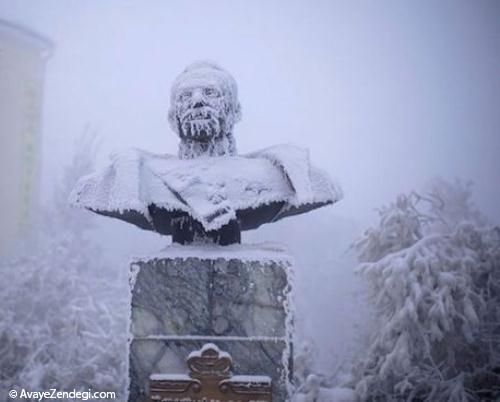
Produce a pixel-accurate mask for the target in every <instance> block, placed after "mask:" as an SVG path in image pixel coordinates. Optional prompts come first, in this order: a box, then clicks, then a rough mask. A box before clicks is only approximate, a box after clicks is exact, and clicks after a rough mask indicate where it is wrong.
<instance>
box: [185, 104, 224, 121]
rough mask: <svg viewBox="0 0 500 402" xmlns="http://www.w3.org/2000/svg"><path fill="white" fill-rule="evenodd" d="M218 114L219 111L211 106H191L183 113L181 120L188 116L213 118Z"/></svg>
mask: <svg viewBox="0 0 500 402" xmlns="http://www.w3.org/2000/svg"><path fill="white" fill-rule="evenodd" d="M216 114H217V111H216V110H215V109H214V108H212V107H210V106H203V107H201V108H196V109H194V108H191V109H188V110H187V111H186V112H185V113H183V114H182V115H181V121H185V120H186V119H188V118H204V119H208V118H213V117H214V116H215V115H216Z"/></svg>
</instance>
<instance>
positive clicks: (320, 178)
mask: <svg viewBox="0 0 500 402" xmlns="http://www.w3.org/2000/svg"><path fill="white" fill-rule="evenodd" d="M246 157H248V158H265V159H268V160H270V161H271V162H272V163H273V164H274V165H275V166H277V167H279V168H280V169H281V171H282V173H283V174H284V175H285V176H286V178H287V180H288V181H289V183H290V184H291V185H292V187H293V189H294V191H295V197H294V200H293V201H292V202H291V204H293V205H295V206H299V205H303V204H313V203H333V202H336V201H338V200H340V199H341V198H342V190H341V188H340V186H339V185H338V184H336V183H335V182H334V181H333V180H332V179H331V178H330V176H329V174H328V173H326V172H325V171H323V170H321V169H318V168H317V167H315V166H312V165H311V163H310V158H309V150H308V149H306V148H301V147H298V146H295V145H292V144H280V145H275V146H272V147H269V148H264V149H262V150H259V151H256V152H252V153H250V154H248V155H246Z"/></svg>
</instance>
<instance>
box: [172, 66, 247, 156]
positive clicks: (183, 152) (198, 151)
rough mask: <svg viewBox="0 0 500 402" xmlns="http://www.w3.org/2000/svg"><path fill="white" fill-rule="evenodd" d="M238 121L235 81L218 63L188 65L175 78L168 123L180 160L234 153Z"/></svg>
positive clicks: (239, 116) (239, 108)
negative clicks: (177, 147)
mask: <svg viewBox="0 0 500 402" xmlns="http://www.w3.org/2000/svg"><path fill="white" fill-rule="evenodd" d="M240 118H241V107H240V103H239V101H238V88H237V85H236V81H235V80H234V78H233V77H232V76H231V75H230V74H229V73H228V72H227V71H226V70H224V69H223V68H221V67H219V66H218V65H217V64H215V63H213V62H208V61H200V62H195V63H193V64H190V65H189V66H188V67H186V68H185V69H184V71H183V72H182V73H181V74H180V75H179V76H178V77H177V78H176V79H175V81H174V84H173V85H172V92H171V95H170V110H169V112H168V120H169V122H170V126H171V127H172V129H173V130H174V131H175V132H176V133H177V134H178V135H179V137H180V139H181V143H180V145H179V157H181V158H194V157H197V156H202V155H204V156H221V155H234V154H236V145H235V141H234V137H233V126H234V124H235V123H236V122H237V121H238V120H239V119H240Z"/></svg>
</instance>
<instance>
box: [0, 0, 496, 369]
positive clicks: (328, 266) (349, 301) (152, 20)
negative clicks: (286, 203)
mask: <svg viewBox="0 0 500 402" xmlns="http://www.w3.org/2000/svg"><path fill="white" fill-rule="evenodd" d="M0 18H2V19H4V20H8V21H12V22H16V23H19V24H22V25H25V26H27V27H29V28H31V29H33V30H35V31H37V32H40V33H41V34H43V35H45V36H47V37H48V38H50V39H51V40H52V41H53V42H54V43H55V48H54V52H53V54H52V56H51V57H50V59H49V60H48V63H47V71H46V83H45V96H44V110H43V125H42V138H43V149H42V159H43V165H42V166H43V172H42V183H43V194H42V195H43V199H44V200H45V201H46V202H47V200H48V199H49V195H50V189H51V188H52V187H53V185H54V183H55V182H56V181H57V180H58V178H59V177H60V176H61V168H62V167H63V166H64V165H65V163H67V161H68V159H69V158H70V156H71V153H72V150H73V146H74V143H75V140H76V139H77V138H78V137H79V136H80V135H81V134H82V132H83V131H84V129H85V127H86V126H90V127H91V129H92V130H95V131H96V132H97V133H98V135H99V138H100V139H101V147H100V148H99V154H98V155H97V159H98V163H99V164H103V163H105V161H106V158H107V155H108V154H109V153H111V152H114V151H116V150H121V149H127V148H130V147H139V148H143V149H147V150H151V151H154V152H160V153H162V152H164V153H173V154H175V153H176V152H177V144H178V138H176V136H175V135H174V134H173V133H172V132H171V130H170V128H169V127H168V123H167V108H168V102H169V95H170V86H171V84H172V81H173V80H174V78H175V77H176V75H177V74H178V73H179V72H180V71H181V70H182V69H183V68H184V67H185V66H186V65H187V64H189V63H190V62H192V61H195V60H198V59H211V60H214V61H216V62H218V63H219V64H221V65H222V66H223V67H224V68H226V69H228V70H229V71H230V72H231V73H232V74H233V76H234V77H235V79H236V81H237V82H238V86H239V87H238V89H239V97H240V101H241V104H242V108H243V118H242V121H241V122H240V123H238V124H237V125H236V127H235V137H236V141H237V147H238V151H239V153H246V152H250V151H253V150H256V149H258V148H263V147H267V146H270V145H273V144H279V143H288V142H289V143H294V144H296V145H299V146H302V147H307V148H309V149H310V155H311V160H312V162H313V163H314V164H315V165H317V166H319V167H321V168H323V169H325V170H326V171H328V173H329V174H330V175H331V176H332V177H334V178H335V179H336V180H337V181H338V182H339V183H340V185H341V186H342V188H343V190H344V195H345V197H344V199H343V200H342V201H341V202H339V203H338V204H336V205H334V206H330V207H327V208H324V209H322V210H319V211H316V212H312V213H310V214H306V215H303V216H300V217H295V218H290V219H287V220H284V221H282V222H280V223H277V224H273V225H267V226H266V227H262V228H260V229H258V230H257V231H255V232H252V233H248V234H245V236H244V240H245V241H252V242H255V241H264V240H269V241H278V242H284V243H287V244H288V245H289V246H290V249H291V251H292V252H293V253H294V254H295V255H296V256H297V261H298V264H297V265H298V266H297V271H298V273H297V277H296V280H297V285H296V287H297V294H296V297H297V299H299V300H298V301H297V305H298V314H299V318H300V320H298V324H297V325H298V328H299V332H301V333H302V336H304V337H309V338H313V339H315V342H316V343H317V344H318V345H319V346H320V347H321V348H327V349H328V352H331V353H334V354H337V355H339V356H341V355H342V354H343V353H345V351H344V349H345V348H350V347H354V346H353V345H354V342H353V341H352V337H353V327H354V326H355V325H356V319H360V318H356V317H353V316H355V314H353V312H354V311H355V310H356V309H357V307H356V306H357V305H354V304H353V303H359V300H358V299H357V298H355V297H354V296H353V294H352V293H353V292H356V291H357V285H356V284H357V279H356V278H354V276H353V274H352V270H353V268H354V267H355V264H354V263H353V261H352V257H350V256H349V254H345V252H346V250H347V248H348V246H349V244H350V243H351V242H352V241H353V240H354V238H355V236H356V235H358V234H359V233H361V232H362V231H363V230H364V229H365V228H366V227H367V225H368V224H370V223H371V222H372V221H373V220H374V219H375V217H376V211H375V208H377V207H380V206H381V205H383V204H385V203H388V202H390V201H391V200H393V199H394V198H395V196H396V195H397V194H398V193H400V192H408V191H410V190H412V189H418V188H421V187H422V186H423V185H424V184H425V183H426V182H427V181H428V180H429V179H431V178H432V177H434V176H441V177H444V178H447V179H454V178H455V177H459V178H463V179H466V180H469V179H470V180H472V181H474V182H475V193H474V194H475V196H474V197H475V201H476V202H477V204H478V205H479V207H480V208H481V209H482V210H483V211H484V212H485V213H486V215H488V216H489V217H490V219H491V220H493V222H495V223H500V209H499V208H498V205H500V189H499V185H498V184H499V179H500V161H499V157H498V154H499V150H500V109H499V107H500V74H499V71H500V24H499V23H498V22H499V18H500V3H498V2H494V1H476V2H471V1H440V2H432V1H418V2H396V1H394V2H392V1H386V2H340V1H338V2H337V1H335V2H333V1H314V2H310V1H309V2H308V1H300V2H299V1H271V2H270V1H254V2H244V1H212V2H202V1H190V2H188V1H184V2H181V1H111V0H109V1H106V2H101V1H96V0H94V1H54V0H52V1H51V0H46V1H43V2H36V1H19V0H16V1H14V0H10V1H8V0H0ZM99 219H100V221H101V227H100V229H99V233H97V234H96V236H97V237H99V238H100V239H102V240H105V242H102V241H101V244H102V245H103V247H105V248H106V250H107V253H106V254H107V255H108V258H109V259H110V261H112V263H115V264H117V263H121V264H123V270H126V269H127V266H126V260H127V258H128V256H129V255H131V254H141V253H152V252H154V251H156V250H158V249H159V248H161V247H162V246H163V245H164V244H166V243H167V242H168V240H167V239H165V238H160V237H159V236H157V235H154V234H150V233H146V232H144V231H141V230H139V229H137V228H135V227H129V226H128V225H126V224H124V223H121V222H115V221H112V220H110V219H107V218H99ZM117 233H120V236H117ZM110 239H111V240H110ZM118 261H120V262H118ZM331 356H332V355H331V354H330V355H329V354H323V355H322V356H321V359H322V360H324V361H323V362H322V363H323V364H325V365H331V366H334V362H331Z"/></svg>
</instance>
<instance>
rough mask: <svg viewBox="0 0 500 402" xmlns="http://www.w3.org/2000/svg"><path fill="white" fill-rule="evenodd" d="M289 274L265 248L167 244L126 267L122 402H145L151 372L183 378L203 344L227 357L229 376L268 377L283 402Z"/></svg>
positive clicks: (286, 264)
mask: <svg viewBox="0 0 500 402" xmlns="http://www.w3.org/2000/svg"><path fill="white" fill-rule="evenodd" d="M291 268H292V263H291V259H290V257H289V255H288V254H287V253H286V251H285V250H284V249H283V248H280V247H277V246H268V245H261V246H251V245H232V246H225V247H216V246H179V245H174V246H171V247H168V248H167V249H166V250H165V251H164V252H162V253H161V254H160V255H158V256H155V257H153V258H142V259H137V260H136V261H135V262H133V263H132V265H131V293H132V300H131V303H132V313H131V323H130V324H131V325H130V330H131V334H130V350H129V376H130V384H129V385H130V386H129V401H131V402H145V401H146V400H147V395H148V382H149V376H150V375H151V374H153V373H162V374H185V373H186V358H187V356H188V355H189V353H190V352H192V351H194V350H198V349H200V348H201V347H202V346H203V345H204V344H205V343H208V342H211V343H214V344H216V345H217V346H218V347H219V348H220V349H222V350H225V351H227V352H229V354H230V355H231V356H232V357H233V360H234V363H233V373H234V374H237V375H267V376H269V377H271V378H272V382H273V401H275V402H285V401H287V400H288V399H289V396H288V388H289V387H288V379H289V378H290V375H291V369H292V368H291V363H290V362H291V329H292V328H291V327H292V318H291V312H290V290H291V285H290V270H291Z"/></svg>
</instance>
